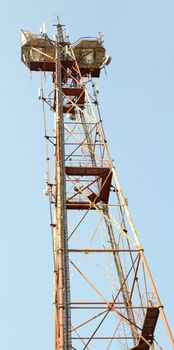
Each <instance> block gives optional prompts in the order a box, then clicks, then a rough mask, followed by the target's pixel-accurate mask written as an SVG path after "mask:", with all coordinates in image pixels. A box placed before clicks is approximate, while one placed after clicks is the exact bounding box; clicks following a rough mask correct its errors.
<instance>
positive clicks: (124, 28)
mask: <svg viewBox="0 0 174 350" xmlns="http://www.w3.org/2000/svg"><path fill="white" fill-rule="evenodd" d="M173 13H174V2H173V1H172V0H165V1H162V0H146V1H144V0H139V1H138V0H132V1H129V0H122V1H118V0H115V1H114V0H111V1H108V2H107V3H104V2H101V1H97V0H96V1H92V0H88V2H85V3H82V2H81V1H79V0H77V1H74V2H72V1H69V0H67V1H66V2H65V1H62V2H61V1H51V2H48V1H47V2H46V1H40V0H38V1H37V2H36V1H33V0H31V1H30V2H29V3H26V2H22V1H20V0H17V1H16V2H9V1H6V2H4V3H3V4H2V5H1V14H2V16H1V17H2V18H1V22H0V26H1V85H0V89H1V94H0V96H1V130H2V133H1V138H0V149H1V174H0V176H1V223H0V225H1V255H0V274H1V288H0V303H1V317H0V329H1V337H0V347H1V348H3V349H4V350H8V349H10V348H12V347H13V350H20V349H23V348H24V347H25V350H29V349H32V350H34V349H38V348H42V350H46V349H50V348H51V347H52V333H53V331H52V328H53V327H52V257H51V237H50V229H49V212H48V203H47V200H46V199H45V197H44V196H43V195H42V190H43V188H44V180H43V178H44V172H45V160H44V159H45V153H44V140H43V124H42V110H41V104H40V103H39V102H38V97H37V95H38V88H39V86H40V81H39V76H38V75H37V74H32V79H31V77H30V74H29V71H28V70H27V69H26V67H25V66H24V65H22V63H21V62H20V28H23V29H29V30H31V31H32V32H36V33H37V32H38V31H39V27H40V25H41V23H42V22H43V21H44V22H45V23H46V27H47V29H48V33H50V34H52V33H53V27H52V24H53V23H54V22H55V19H56V15H58V16H60V18H61V21H62V23H63V24H66V25H67V27H68V29H69V32H70V37H71V39H72V41H75V40H76V39H78V38H79V37H81V36H96V35H97V33H98V32H99V31H102V32H104V34H105V46H106V48H107V52H108V53H109V54H110V55H111V56H112V63H111V64H110V66H109V67H108V69H107V77H106V76H105V75H104V74H102V76H101V78H100V80H99V81H98V82H97V84H98V86H99V89H100V107H101V112H102V115H103V123H104V127H105V131H106V135H107V139H108V143H109V149H110V153H111V156H112V158H113V159H114V162H115V165H116V167H117V170H118V174H119V177H120V182H121V184H122V187H123V190H124V193H125V196H126V197H128V199H129V208H130V210H131V213H132V216H133V218H134V221H135V224H136V227H137V229H138V232H139V236H140V240H141V242H142V245H143V247H144V248H145V254H146V257H147V259H148V262H149V265H150V268H151V271H152V274H153V276H154V279H155V282H156V285H157V289H158V291H159V294H160V297H161V300H162V303H163V304H164V306H165V310H166V314H167V317H168V320H169V323H170V325H171V329H172V330H173V332H174V316H173V310H174V300H173V295H174V283H173V246H174V235H173V216H174V215H173V210H174V204H173V198H174V186H173V178H174V159H173V144H174V138H173V133H174V103H173V100H174V98H173V97H174V35H173V33H174V22H173Z"/></svg>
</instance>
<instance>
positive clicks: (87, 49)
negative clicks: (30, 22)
mask: <svg viewBox="0 0 174 350" xmlns="http://www.w3.org/2000/svg"><path fill="white" fill-rule="evenodd" d="M21 34H22V44H21V60H22V62H23V63H24V64H25V65H26V66H27V67H28V68H29V69H30V70H31V71H46V72H49V71H51V72H54V71H55V61H56V47H57V45H60V47H61V64H62V65H63V67H67V68H69V67H70V66H72V64H73V62H75V61H76V62H77V63H78V66H79V69H80V72H81V74H82V75H83V76H84V75H88V74H91V75H92V76H93V77H99V76H100V70H101V68H103V67H104V66H105V65H107V64H109V63H110V60H111V58H110V56H108V55H106V50H105V48H104V46H103V40H101V37H100V38H99V39H98V38H82V39H80V40H79V41H77V42H76V43H75V44H71V43H70V42H69V39H67V38H65V39H64V38H63V36H62V37H61V40H60V38H58V36H57V37H56V38H55V40H52V39H50V38H49V37H48V35H47V34H46V33H44V34H40V35H37V34H31V33H30V32H29V31H26V30H22V31H21Z"/></svg>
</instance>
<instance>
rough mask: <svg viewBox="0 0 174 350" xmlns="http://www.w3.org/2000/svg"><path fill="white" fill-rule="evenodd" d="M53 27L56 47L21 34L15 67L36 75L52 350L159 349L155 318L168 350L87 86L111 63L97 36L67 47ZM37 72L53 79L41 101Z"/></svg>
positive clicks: (95, 101) (141, 254) (93, 97)
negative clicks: (50, 267) (49, 248)
mask: <svg viewBox="0 0 174 350" xmlns="http://www.w3.org/2000/svg"><path fill="white" fill-rule="evenodd" d="M56 29H57V32H56V38H55V40H51V39H50V38H49V37H48V36H47V34H46V33H45V32H44V33H42V34H41V35H35V34H31V33H30V32H28V31H22V61H23V62H24V63H25V65H26V66H27V67H28V68H29V69H30V71H39V72H40V75H41V89H40V92H39V99H40V100H41V101H42V106H43V119H44V131H45V135H44V136H45V144H46V162H47V171H46V189H45V194H46V195H48V198H49V205H50V217H51V229H52V243H53V260H54V350H61V349H62V350H70V349H75V350H76V349H77V350H81V349H82V350H85V349H87V350H89V349H90V350H91V349H95V348H96V346H98V347H100V349H103V350H104V349H106V350H109V349H111V350H112V349H114V350H115V349H125V350H148V349H151V350H153V349H164V348H163V347H162V346H163V344H162V342H161V340H160V341H159V340H158V339H157V338H156V336H155V329H156V327H157V321H158V317H159V314H160V315H161V318H162V321H163V324H164V329H163V334H164V336H165V335H166V338H168V341H169V343H170V348H171V349H174V342H173V337H172V334H171V331H170V328H169V325H168V322H167V318H166V316H165V313H164V310H163V306H162V304H161V301H160V298H159V296H158V293H157V290H156V287H155V284H154V281H153V278H152V276H151V273H150V270H149V267H148V264H147V261H146V259H145V255H144V251H143V249H142V246H141V244H140V241H139V238H138V234H137V232H136V229H135V226H134V223H133V220H132V217H131V215H130V212H129V209H128V201H127V199H126V198H125V197H124V194H123V192H122V189H121V187H120V184H119V180H118V176H117V173H116V169H115V167H114V165H113V162H112V160H111V158H110V154H109V150H108V146H107V141H106V137H105V133H104V129H103V124H102V119H101V114H100V110H99V102H98V89H97V87H96V84H95V78H98V77H99V76H100V71H101V69H102V68H103V67H104V66H105V65H107V64H108V63H109V62H110V57H109V56H108V55H106V52H105V48H104V46H103V36H102V34H101V33H99V34H100V35H99V38H93V39H92V38H82V39H80V40H79V41H77V42H76V43H75V44H74V45H72V44H71V43H70V42H69V37H67V36H66V35H65V33H64V27H63V26H62V25H60V24H57V25H56ZM43 72H44V74H45V73H47V76H48V79H49V77H51V79H52V81H53V86H54V87H53V89H51V91H50V92H49V93H48V94H47V93H46V94H45V92H44V91H45V90H46V89H47V86H48V84H46V87H45V86H44V79H43V77H42V75H43ZM49 84H50V81H49ZM47 107H48V108H47ZM48 109H49V110H51V113H50V111H49V110H48ZM49 113H50V114H51V115H52V114H53V116H54V118H53V119H54V121H53V122H52V119H51V118H50V119H48V118H47V115H48V114H49ZM107 117H108V116H107Z"/></svg>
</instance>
